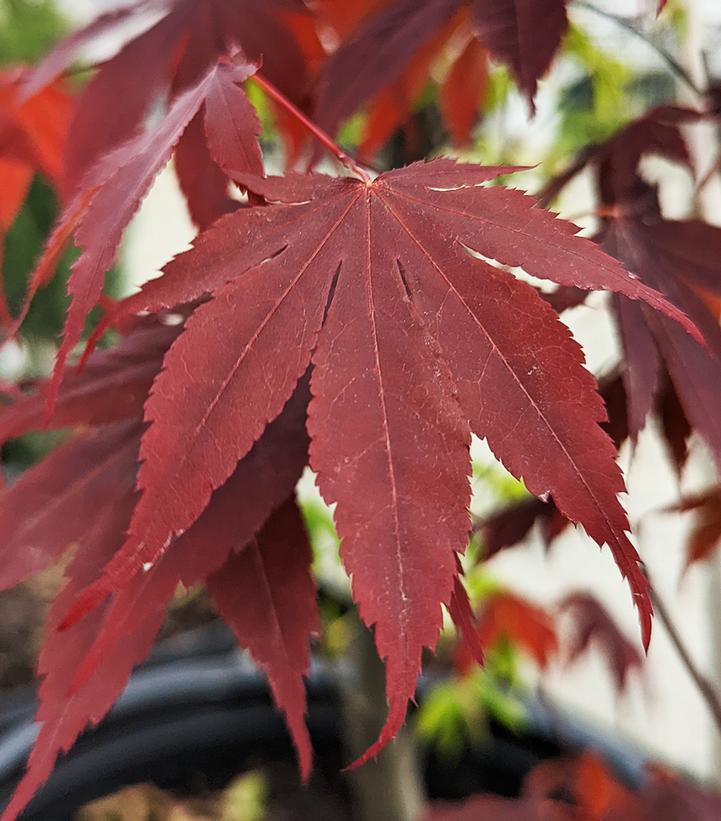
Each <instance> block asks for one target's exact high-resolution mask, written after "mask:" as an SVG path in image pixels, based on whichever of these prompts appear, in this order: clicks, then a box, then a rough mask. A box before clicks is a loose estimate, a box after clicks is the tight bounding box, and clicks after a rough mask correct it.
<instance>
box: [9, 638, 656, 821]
mask: <svg viewBox="0 0 721 821" xmlns="http://www.w3.org/2000/svg"><path fill="white" fill-rule="evenodd" d="M341 674H342V673H341V671H340V669H339V668H336V667H327V666H323V665H316V666H315V667H314V668H313V670H312V673H311V676H310V678H309V681H308V700H309V714H308V724H309V727H310V732H311V735H312V738H313V744H314V748H315V752H316V761H315V768H316V775H315V776H314V778H315V779H316V785H317V786H318V785H319V786H320V788H322V789H324V790H330V791H333V792H334V793H335V794H337V795H338V796H339V800H342V801H346V800H347V786H346V784H345V783H344V779H343V777H342V776H341V775H340V774H339V770H340V769H341V768H342V767H343V765H345V764H346V763H348V757H347V755H346V754H345V753H344V750H343V741H342V737H341V726H342V724H341V718H340V709H339V704H338V698H337V693H338V683H339V680H340V678H339V677H340V675H341ZM422 691H423V684H421V686H420V688H419V697H420V698H422ZM34 711H35V702H34V697H33V695H32V694H24V695H21V696H19V697H17V698H14V699H12V700H11V701H8V702H7V703H6V704H5V705H4V709H3V710H2V711H1V712H0V805H4V804H5V803H6V802H7V800H8V799H9V796H10V794H11V793H12V791H13V789H14V787H15V785H16V783H17V781H18V780H19V778H20V777H21V776H22V772H23V767H24V762H25V760H26V758H27V755H28V753H29V751H30V748H31V747H32V743H33V741H34V738H35V733H36V729H35V727H34V725H33V721H32V718H33V714H34ZM532 714H533V723H532V730H530V731H529V732H526V733H524V734H523V735H522V736H517V735H514V734H512V733H510V732H509V731H508V730H505V729H504V728H502V727H498V726H492V727H491V734H490V737H489V739H488V743H487V744H485V745H483V746H482V747H480V748H478V749H473V750H471V749H469V750H467V751H466V752H465V754H464V755H463V757H462V759H461V760H460V761H457V762H454V764H453V766H452V767H449V765H448V764H447V763H446V762H444V761H442V760H440V759H438V758H437V757H436V756H434V755H432V754H430V755H427V756H426V759H425V761H424V762H423V763H424V770H425V777H426V784H427V788H428V792H429V795H430V797H431V798H433V799H460V798H463V797H466V796H468V795H470V794H472V793H475V792H481V791H482V792H494V793H497V794H499V795H507V796H512V795H515V794H517V793H518V791H519V788H520V786H521V783H522V780H523V778H524V776H525V775H526V773H527V772H528V771H529V770H530V769H532V768H533V767H534V766H535V765H536V764H538V763H539V762H540V761H541V760H543V759H546V758H549V757H555V756H558V755H559V754H561V753H562V752H568V751H570V750H574V749H579V748H584V747H587V746H589V745H591V746H593V747H594V748H596V749H599V750H600V751H601V752H602V753H603V754H604V755H606V757H607V759H608V760H609V761H610V762H611V763H612V765H613V766H614V768H615V769H616V770H617V772H619V773H620V774H621V775H622V777H624V778H625V780H627V781H628V782H630V783H633V782H635V781H638V779H639V777H640V772H641V769H642V766H643V761H642V759H641V758H640V757H639V756H637V755H634V754H631V753H629V752H628V751H627V750H624V749H622V748H620V747H618V746H614V745H612V744H608V743H607V742H605V741H604V740H603V739H599V738H598V736H596V735H594V734H593V733H589V732H588V731H586V730H584V729H583V728H581V727H579V726H578V725H576V724H573V725H571V724H568V723H567V722H564V721H561V720H560V719H559V718H558V717H557V716H555V715H553V716H552V715H551V714H550V713H549V712H548V711H547V710H545V709H543V708H542V707H540V706H539V705H536V706H535V707H534V708H533V709H532ZM293 760H294V755H293V751H292V748H291V745H290V742H289V739H288V736H287V733H286V730H285V726H284V724H283V720H282V718H281V716H280V715H279V714H278V713H277V712H276V711H275V710H274V708H273V706H272V704H271V701H270V697H269V693H268V689H267V686H266V683H265V680H264V678H263V677H262V676H261V675H260V674H259V673H258V671H257V670H256V669H255V668H254V667H253V665H252V664H251V663H250V662H249V660H248V658H247V657H246V656H244V655H243V654H242V653H240V652H238V651H237V650H236V649H235V646H234V643H233V640H232V637H231V636H230V634H229V632H228V631H227V630H226V629H225V628H224V627H222V626H221V625H213V626H211V627H210V628H204V629H203V630H200V631H196V632H194V633H192V634H189V635H185V636H180V637H176V638H175V639H171V640H170V641H169V642H166V643H165V644H164V645H161V647H160V648H159V650H158V651H157V652H156V653H155V654H154V656H153V657H152V659H151V661H149V662H148V663H147V664H146V665H144V666H143V667H141V668H140V669H139V670H138V671H137V672H136V673H135V674H134V676H133V678H132V680H131V681H130V683H129V685H128V687H127V689H126V691H125V693H124V694H123V695H122V696H121V698H120V699H119V701H118V703H117V704H116V706H115V707H114V708H113V710H112V711H111V712H110V713H109V715H108V716H107V718H106V719H105V721H103V722H102V723H101V724H100V725H99V726H98V727H97V728H95V729H93V730H89V731H88V732H86V733H85V734H84V735H83V736H82V737H81V739H80V740H79V741H78V743H77V744H76V745H75V747H74V748H73V749H72V750H71V751H70V753H69V754H68V755H67V756H65V757H64V758H62V759H61V760H60V761H59V762H58V764H57V766H56V768H55V771H54V773H53V775H52V776H51V778H50V780H49V781H48V783H47V784H46V785H45V786H44V787H43V789H42V790H41V791H40V792H39V793H38V795H37V796H36V798H35V799H34V801H33V802H32V804H31V805H30V807H29V808H28V809H27V811H26V812H25V813H24V814H23V816H22V819H23V821H70V819H72V818H73V814H74V813H75V811H76V810H77V809H78V808H80V807H81V806H82V805H84V804H85V803H87V802H88V801H92V800H93V799H95V798H98V797H100V796H103V795H107V794H108V793H111V792H114V791H116V790H118V789H120V788H122V787H123V786H126V785H129V784H136V783H140V782H151V783H154V784H156V785H157V786H159V787H161V788H164V789H174V790H180V791H184V792H185V791H188V790H192V789H194V788H202V789H206V788H207V789H212V788H220V787H222V786H223V785H224V784H226V783H227V782H228V781H229V780H230V779H231V778H232V777H233V776H235V775H237V774H238V773H239V772H242V771H244V770H245V769H247V768H252V767H257V766H260V765H262V764H266V763H268V762H279V761H288V762H292V761H293Z"/></svg>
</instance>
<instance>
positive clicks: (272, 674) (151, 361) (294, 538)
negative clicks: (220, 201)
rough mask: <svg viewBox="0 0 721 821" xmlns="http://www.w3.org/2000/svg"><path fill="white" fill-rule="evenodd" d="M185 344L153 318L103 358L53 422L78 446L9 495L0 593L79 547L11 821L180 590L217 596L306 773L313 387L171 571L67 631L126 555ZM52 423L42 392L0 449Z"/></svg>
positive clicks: (65, 398) (57, 610) (207, 515)
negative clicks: (102, 577) (176, 357)
mask: <svg viewBox="0 0 721 821" xmlns="http://www.w3.org/2000/svg"><path fill="white" fill-rule="evenodd" d="M179 331H180V327H167V326H166V325H165V324H163V322H162V321H159V319H158V318H157V317H148V318H145V319H143V320H141V321H140V323H139V325H138V327H137V328H135V329H134V330H132V331H131V332H130V333H129V334H128V336H127V337H126V338H124V339H123V340H122V341H121V343H120V345H119V346H118V347H117V348H115V349H112V350H107V351H99V352H96V353H95V354H94V355H93V356H92V357H91V358H90V360H89V361H88V363H87V365H86V367H85V369H84V370H83V371H82V372H81V373H78V374H73V375H72V376H71V377H70V378H68V379H67V380H66V382H65V383H64V384H63V386H62V388H61V391H60V395H59V397H58V403H57V412H56V414H55V416H54V417H53V420H52V423H53V425H55V426H57V427H67V426H80V427H81V428H82V430H81V432H80V433H78V434H76V435H75V436H73V437H72V438H71V439H70V440H69V441H68V442H67V443H66V444H65V445H63V446H62V447H61V448H59V449H57V450H55V451H53V452H52V453H51V454H50V455H49V456H48V457H46V458H45V459H44V460H43V461H42V462H40V463H39V464H38V465H36V466H34V467H33V468H31V469H30V470H28V471H26V472H25V473H24V474H23V475H22V476H21V477H20V479H19V480H17V481H16V482H15V483H14V484H13V485H12V486H11V487H9V488H7V489H5V490H4V491H2V492H1V493H0V531H1V532H2V534H3V539H2V542H1V543H0V556H1V557H2V563H1V564H2V572H1V573H0V587H1V588H7V587H11V586H13V585H15V584H17V583H18V582H20V581H22V580H24V579H25V578H27V577H28V576H29V575H31V574H32V573H35V572H37V571H39V570H42V569H44V568H46V567H47V566H49V565H50V564H51V563H52V562H53V561H55V560H56V559H57V558H58V557H59V556H61V555H62V554H63V553H64V552H65V551H66V550H67V549H68V548H69V547H70V546H73V547H74V550H75V556H74V559H73V561H72V563H71V564H70V566H69V568H68V571H67V574H68V579H69V582H68V585H67V586H66V587H65V588H64V590H63V591H62V593H61V594H60V596H59V597H58V598H57V600H56V601H55V603H54V605H53V609H52V612H51V615H50V624H49V630H48V638H47V641H46V644H45V646H44V648H43V650H42V653H41V657H40V672H41V674H42V675H43V677H44V678H43V683H42V685H41V689H40V702H41V703H40V710H39V713H38V720H39V722H40V723H41V730H40V734H39V736H38V740H37V742H36V745H35V748H34V751H33V753H32V756H31V759H30V761H29V769H28V772H27V774H26V776H25V777H24V778H23V780H22V782H21V784H20V785H19V787H18V790H17V792H16V794H15V796H14V798H13V799H12V802H11V803H10V805H9V806H8V807H7V809H6V811H5V814H4V815H3V816H2V817H3V821H9V820H10V819H14V818H15V817H16V816H17V814H18V813H19V812H21V811H22V809H23V807H24V806H25V805H26V804H27V802H28V801H29V800H30V799H31V797H32V795H33V794H34V792H35V791H36V790H37V788H38V787H39V786H40V784H42V782H43V781H44V780H45V779H46V778H47V776H48V775H49V773H50V771H51V769H52V766H53V763H54V761H55V759H56V757H57V755H58V753H59V752H60V751H62V750H66V749H68V748H69V747H70V746H71V745H72V744H73V742H74V740H75V739H76V738H77V736H78V734H79V733H80V732H81V731H82V730H83V728H84V727H85V725H86V724H87V722H88V721H89V720H92V721H94V722H97V721H98V720H99V719H100V718H102V716H103V715H104V714H105V713H106V712H107V710H108V709H109V708H110V706H111V705H112V703H113V701H114V700H115V698H116V697H117V695H118V694H119V693H120V691H121V690H122V688H123V687H124V685H125V683H126V681H127V679H128V676H129V675H130V672H131V671H132V668H133V666H134V665H135V664H137V663H138V662H140V661H141V660H142V659H143V658H144V657H145V655H146V654H147V653H148V651H149V650H150V647H151V645H152V642H153V639H154V636H155V634H156V632H157V630H158V628H159V626H160V624H161V621H162V617H163V613H164V610H165V607H166V605H167V603H168V601H169V600H170V598H171V597H172V595H173V593H174V591H175V589H176V587H177V585H178V583H179V582H182V583H183V584H185V585H186V586H192V585H195V584H198V583H200V582H203V581H205V582H207V584H208V586H209V588H210V589H211V590H212V593H213V596H214V598H215V600H216V602H217V606H218V609H219V611H220V612H221V614H222V615H223V617H224V618H225V619H226V620H227V621H228V623H229V624H230V625H231V626H232V628H233V630H234V631H235V633H236V635H237V637H238V641H239V643H240V644H241V646H243V647H245V648H247V649H248V650H249V651H250V652H251V654H252V655H253V657H254V658H255V659H256V661H257V662H258V663H259V664H260V666H261V667H263V669H264V670H265V671H266V672H267V674H268V678H269V682H270V685H271V688H272V690H273V694H274V696H275V699H276V702H277V704H278V705H279V706H280V707H281V708H282V709H283V710H284V711H285V713H286V716H287V720H288V724H289V727H290V728H291V733H292V736H293V739H294V741H295V743H296V746H297V749H298V753H299V758H300V761H301V770H302V772H303V773H304V774H305V775H307V774H308V772H309V769H310V763H311V748H310V741H309V737H308V732H307V730H306V728H305V727H304V724H303V716H304V713H305V694H304V690H303V682H302V678H303V674H304V673H305V672H306V670H307V667H308V661H309V650H308V638H309V635H310V632H311V631H313V630H315V629H316V624H317V614H316V610H315V590H314V586H313V583H312V578H311V576H310V571H309V549H308V545H307V540H306V536H305V533H304V530H303V527H302V523H301V522H300V518H299V514H298V513H297V511H296V510H295V507H294V503H291V502H288V497H289V496H291V495H292V493H293V488H294V486H295V484H296V482H297V480H298V478H299V476H300V473H301V471H302V470H303V467H304V466H305V463H306V460H307V436H306V433H305V417H306V408H307V403H308V396H307V380H304V381H303V383H302V384H300V385H299V386H298V389H297V390H296V392H295V394H294V396H293V398H292V399H291V400H290V402H289V403H288V405H287V406H286V408H285V409H284V410H283V412H282V413H281V415H280V416H279V417H278V418H277V419H276V420H275V421H274V422H273V424H271V425H270V426H269V427H268V428H267V429H266V431H265V432H264V434H263V436H262V437H261V439H260V440H259V441H258V442H256V443H255V445H254V447H253V448H252V450H251V451H250V453H249V454H248V455H247V456H246V457H245V458H244V459H243V460H241V461H240V463H239V464H238V465H237V467H236V469H235V471H234V472H233V474H232V475H231V476H230V478H229V479H228V481H227V482H226V483H225V484H224V485H223V488H222V489H220V490H219V491H218V492H217V493H215V494H214V495H213V498H212V500H211V502H210V504H209V505H208V507H207V508H206V509H205V511H204V512H203V514H202V516H201V517H200V518H199V519H198V521H197V522H195V524H194V525H193V527H191V528H190V529H189V530H188V531H187V532H186V533H185V534H184V535H183V536H182V537H179V538H178V539H176V540H174V542H173V544H172V545H171V546H170V547H169V549H168V550H167V551H166V553H165V555H164V558H163V560H162V561H161V562H159V563H158V564H157V565H156V566H155V567H154V568H153V569H152V570H151V571H149V572H148V573H145V574H141V575H139V576H137V577H135V579H134V580H133V581H132V583H131V584H130V585H128V586H127V587H126V588H125V589H124V590H123V592H122V593H121V594H118V595H117V596H114V597H113V598H112V599H110V600H109V601H108V603H107V604H106V605H105V606H104V608H103V609H102V611H101V612H99V613H98V618H96V619H92V620H86V621H83V622H82V623H80V624H78V625H77V626H76V627H74V628H73V629H71V630H67V631H62V632H58V631H57V626H58V624H59V622H60V621H61V620H62V618H63V617H64V615H65V613H66V611H67V608H68V606H69V605H70V604H71V603H72V601H73V599H74V598H75V596H76V595H77V593H78V591H79V590H81V589H82V588H83V587H85V586H86V585H87V584H90V583H92V582H93V581H94V580H95V579H96V578H97V576H98V574H99V572H100V571H101V570H102V568H103V566H104V565H105V564H106V563H107V562H108V561H110V559H111V558H112V556H113V555H114V553H115V552H116V551H117V550H118V548H119V547H120V545H121V544H122V542H123V540H124V533H125V530H126V528H127V526H128V522H129V520H130V516H131V514H132V510H133V508H134V506H135V504H136V501H137V495H136V492H135V484H136V472H137V456H138V448H139V443H140V435H141V432H142V421H141V420H142V406H143V402H144V401H145V399H146V398H147V393H148V390H149V388H150V384H151V382H152V377H153V376H155V375H156V374H157V372H158V370H159V369H160V367H161V362H162V352H164V351H165V350H167V348H168V346H169V345H170V343H171V341H172V340H173V339H174V338H175V337H176V336H177V334H178V333H179ZM43 408H44V397H43V391H42V390H39V391H37V392H35V393H34V394H28V395H26V396H23V397H21V398H20V399H18V400H17V401H16V402H15V403H14V404H13V405H11V406H10V407H9V408H7V409H6V410H5V411H4V413H3V414H1V415H0V429H1V431H2V437H3V438H8V437H13V436H17V435H19V434H21V433H24V432H26V431H29V430H34V429H38V428H41V427H44V426H45V418H44V416H45V415H44V412H43ZM245 550H247V551H248V553H247V555H245V552H244V551H245ZM281 557H282V561H283V568H282V570H279V565H280V559H281ZM242 585H249V586H250V588H252V589H253V590H254V591H258V590H263V591H265V592H266V600H265V601H264V605H263V607H262V608H259V607H257V606H255V605H257V603H258V602H257V601H256V599H255V598H253V601H254V602H255V605H254V607H253V608H252V609H251V610H245V609H244V608H243V606H242V603H240V602H238V601H236V600H234V599H231V598H229V592H228V591H229V590H230V589H232V590H233V591H235V592H237V591H238V590H239V589H240V588H241V586H242ZM278 585H282V587H278Z"/></svg>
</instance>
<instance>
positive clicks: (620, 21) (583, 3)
mask: <svg viewBox="0 0 721 821" xmlns="http://www.w3.org/2000/svg"><path fill="white" fill-rule="evenodd" d="M575 4H576V6H578V7H579V8H582V9H586V10H587V11H590V12H592V13H593V14H597V15H598V16H599V17H605V18H606V19H607V20H611V21H612V22H613V23H615V24H616V25H617V26H619V27H620V28H622V29H625V30H626V31H628V32H630V33H631V34H633V35H634V36H636V37H638V38H639V39H640V40H643V41H644V43H646V44H647V45H648V46H650V47H651V48H652V49H653V50H654V51H655V52H656V54H658V56H659V57H660V58H661V59H662V60H663V61H664V62H665V63H666V65H667V66H668V67H669V68H670V69H671V71H673V73H674V74H675V75H676V76H677V77H678V78H679V80H681V81H682V82H683V83H684V84H685V85H687V86H688V87H689V89H691V91H693V93H694V94H695V95H696V96H697V97H699V98H703V97H705V96H706V95H705V94H704V92H703V91H702V90H701V89H700V88H699V87H698V86H697V85H696V83H695V82H694V80H693V78H692V77H691V75H690V74H689V73H688V71H686V69H685V68H684V67H683V66H682V65H681V63H679V62H678V60H677V59H676V58H675V57H674V56H673V55H672V54H669V53H668V52H667V51H666V49H664V48H662V47H661V46H659V45H658V44H657V43H654V42H653V40H651V39H649V38H648V37H647V36H646V35H645V34H644V33H643V32H642V31H639V30H638V29H637V28H636V26H634V25H633V23H630V22H629V21H628V20H626V19H625V18H624V17H619V16H618V15H617V14H613V13H612V12H610V11H605V9H600V8H598V6H594V5H593V3H589V2H587V0H575Z"/></svg>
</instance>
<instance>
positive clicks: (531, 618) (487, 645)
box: [456, 591, 558, 672]
mask: <svg viewBox="0 0 721 821" xmlns="http://www.w3.org/2000/svg"><path fill="white" fill-rule="evenodd" d="M476 630H477V633H478V637H479V640H480V644H481V647H482V648H483V649H484V650H485V651H488V650H489V649H492V648H493V647H494V646H495V645H497V644H498V643H499V642H500V641H503V640H506V641H510V642H511V643H512V644H513V645H514V647H518V648H520V649H521V650H523V651H525V652H526V653H527V654H528V655H529V656H530V657H531V658H532V659H533V660H534V661H535V662H536V663H537V664H538V666H539V667H541V668H544V667H546V666H547V665H548V662H549V660H550V659H551V658H552V657H553V656H554V655H555V654H556V652H557V650H558V638H557V636H556V631H555V627H554V623H553V617H552V615H551V614H549V613H547V612H546V611H545V610H543V609H542V608H540V607H537V606H536V605H533V604H531V603H530V602H527V601H525V600H524V599H522V598H520V597H519V596H516V595H514V594H513V593H509V592H507V591H499V592H498V593H496V594H494V595H492V596H491V597H490V598H489V599H488V601H486V602H485V604H484V606H483V608H482V610H481V612H480V614H479V616H478V620H477V625H476ZM473 661H475V659H474V658H473V655H469V653H468V648H467V647H466V646H465V643H464V644H460V645H459V648H458V651H457V654H456V666H457V667H458V668H459V669H460V670H461V672H465V671H467V670H468V669H469V668H470V666H471V664H472V662H473Z"/></svg>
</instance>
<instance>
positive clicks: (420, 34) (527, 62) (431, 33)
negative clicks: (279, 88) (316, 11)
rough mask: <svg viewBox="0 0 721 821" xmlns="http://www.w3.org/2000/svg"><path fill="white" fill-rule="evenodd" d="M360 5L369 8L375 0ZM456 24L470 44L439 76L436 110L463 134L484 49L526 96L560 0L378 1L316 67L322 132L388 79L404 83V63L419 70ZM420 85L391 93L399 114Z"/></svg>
mask: <svg viewBox="0 0 721 821" xmlns="http://www.w3.org/2000/svg"><path fill="white" fill-rule="evenodd" d="M366 6H371V7H372V8H373V9H374V10H375V8H376V7H377V6H378V3H367V4H366ZM322 9H323V6H321V11H322ZM361 19H362V18H361ZM459 27H462V28H463V30H464V31H465V32H467V34H466V37H467V41H470V40H473V41H474V42H475V43H476V44H477V45H469V46H468V47H467V48H465V49H463V50H462V51H461V53H460V54H459V56H458V57H457V61H456V63H455V64H454V65H453V66H452V68H451V69H450V72H449V75H448V81H447V82H448V83H450V84H452V85H450V86H449V85H446V86H445V87H444V90H443V95H442V110H443V111H444V112H445V115H446V118H447V122H448V124H449V127H450V129H451V133H452V134H453V136H454V137H456V138H460V139H461V140H464V139H466V138H467V137H468V131H469V123H470V124H471V125H472V123H473V118H474V115H475V113H476V111H477V109H478V107H479V104H480V100H481V94H482V92H483V87H484V83H485V75H486V54H487V55H488V56H490V57H491V59H494V60H498V61H499V62H502V63H504V64H506V65H507V66H508V67H509V68H510V70H511V73H512V74H513V76H514V78H515V79H516V81H517V83H518V85H519V87H520V88H521V90H522V91H523V92H524V93H525V94H526V95H527V97H528V99H529V101H531V103H532V101H533V97H534V96H535V93H536V87H537V84H538V80H539V79H540V77H542V76H543V74H545V72H546V71H547V69H548V68H549V66H550V64H551V61H552V60H553V57H554V55H555V53H556V52H557V50H558V48H559V46H560V44H561V40H562V39H563V36H564V34H565V32H566V29H567V27H568V20H567V17H566V0H550V2H549V0H504V1H503V2H502V3H498V2H492V0H426V2H423V3H418V2H415V0H395V2H391V3H386V4H383V7H382V8H381V9H380V10H379V11H377V12H376V13H374V14H372V15H370V16H368V17H367V18H366V19H362V22H361V24H360V25H359V26H357V27H355V28H353V27H351V33H350V35H349V36H348V37H347V39H346V40H345V41H344V42H343V43H342V45H341V46H340V48H338V50H337V51H336V52H335V53H334V54H333V55H332V57H331V58H330V59H329V60H328V62H327V64H326V65H325V67H324V68H323V70H322V71H321V74H320V76H319V79H318V103H317V111H316V115H317V120H318V122H319V124H320V125H322V126H323V127H324V128H325V129H327V130H328V131H331V132H333V131H335V130H337V128H338V126H339V125H340V124H341V123H342V122H343V120H345V119H346V118H348V117H349V116H350V115H351V114H353V113H354V112H355V111H357V110H358V109H360V108H361V107H362V106H364V105H365V104H366V103H368V102H369V101H370V100H372V99H374V98H376V97H377V95H379V94H380V93H381V92H382V93H383V94H387V93H388V92H387V91H386V90H385V89H387V88H388V87H389V86H390V87H391V88H393V87H394V86H393V84H394V83H397V82H401V83H403V82H406V83H407V81H408V78H409V77H410V76H412V75H410V74H409V73H408V71H409V67H410V66H411V65H415V70H417V71H420V72H422V73H423V74H425V77H427V76H428V75H429V68H430V66H431V64H432V63H433V61H434V59H435V57H436V56H437V54H438V52H439V50H440V49H441V48H442V47H443V46H444V45H445V44H446V43H447V42H448V39H449V37H450V35H451V34H452V33H453V32H454V31H456V30H457V29H458V28H459ZM479 46H480V49H479ZM461 72H463V79H462V81H461ZM466 72H468V74H466ZM396 88H397V86H396ZM401 88H402V87H401ZM420 88H422V83H420V82H418V81H417V84H414V85H411V86H407V87H406V89H405V94H404V95H401V96H400V98H399V99H398V102H399V103H400V112H399V114H400V117H399V118H398V119H399V120H400V121H402V119H403V114H404V113H406V112H407V111H408V109H409V108H410V103H411V102H412V101H413V98H414V96H417V94H418V91H419V90H420ZM397 116H398V115H397ZM397 122H398V120H397V121H396V123H397ZM371 128H372V127H371ZM371 133H372V131H371ZM377 141H378V140H377V135H376V142H377Z"/></svg>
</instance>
